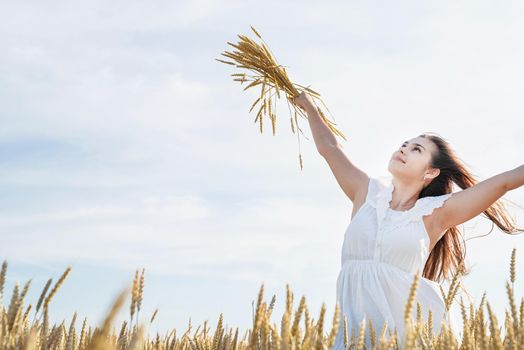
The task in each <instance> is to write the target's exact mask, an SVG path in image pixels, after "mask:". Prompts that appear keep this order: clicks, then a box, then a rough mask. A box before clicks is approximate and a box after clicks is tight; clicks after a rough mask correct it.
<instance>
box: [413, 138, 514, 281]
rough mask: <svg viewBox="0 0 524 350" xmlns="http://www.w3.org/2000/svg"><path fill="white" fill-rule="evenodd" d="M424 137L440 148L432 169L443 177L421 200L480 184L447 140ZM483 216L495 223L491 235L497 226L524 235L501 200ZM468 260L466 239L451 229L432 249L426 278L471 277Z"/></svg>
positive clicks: (432, 182) (429, 188)
mask: <svg viewBox="0 0 524 350" xmlns="http://www.w3.org/2000/svg"><path fill="white" fill-rule="evenodd" d="M420 137H424V138H426V139H428V140H430V141H432V142H433V143H434V144H435V145H436V146H437V149H438V152H437V153H436V154H432V157H431V163H430V166H431V167H433V168H438V169H440V173H439V175H438V176H437V177H436V178H434V179H433V180H432V181H431V183H429V185H427V186H426V187H424V188H423V189H422V191H421V192H420V194H419V198H422V197H427V196H439V195H443V194H446V193H452V190H453V183H455V184H456V185H457V186H458V187H460V188H462V189H466V188H468V187H471V186H473V185H475V184H476V183H478V181H477V179H476V177H475V176H474V175H473V174H472V173H471V172H470V171H469V170H468V169H467V168H466V166H465V165H464V163H463V162H462V161H461V160H460V159H459V157H458V156H457V155H456V154H455V152H454V151H453V150H452V149H451V147H450V145H449V143H448V142H447V141H446V140H445V139H444V138H442V137H440V136H438V135H437V134H436V133H423V134H422V135H420ZM483 214H484V215H485V216H486V217H487V218H488V219H489V220H490V221H491V222H492V227H491V230H490V231H489V233H490V232H491V231H493V227H494V226H493V224H494V225H497V226H498V228H500V229H501V230H502V231H503V232H505V233H508V234H511V233H514V232H517V231H521V232H524V230H523V229H520V228H517V227H516V226H515V223H514V221H513V220H511V217H510V216H509V214H508V213H507V211H506V208H505V206H504V205H503V203H502V202H501V199H499V200H497V201H495V202H494V203H493V204H492V205H491V206H490V207H489V208H487V209H486V210H485V211H484V212H483ZM459 239H462V240H459ZM465 257H466V244H465V241H464V237H463V235H461V233H460V231H459V229H458V228H457V226H454V227H450V228H449V229H448V230H447V231H446V232H445V234H444V235H443V236H442V238H441V239H440V240H439V241H438V242H437V243H436V244H435V247H434V248H433V249H432V251H431V253H430V255H429V257H428V259H427V261H426V265H425V266H424V271H423V276H424V277H425V278H428V279H430V280H433V281H437V282H441V281H442V280H443V279H449V278H450V277H451V276H452V275H453V274H454V273H455V272H456V271H457V270H458V271H459V274H460V275H462V276H465V275H468V274H469V273H470V272H471V271H470V270H469V269H468V268H467V267H466V266H465V264H464V260H465Z"/></svg>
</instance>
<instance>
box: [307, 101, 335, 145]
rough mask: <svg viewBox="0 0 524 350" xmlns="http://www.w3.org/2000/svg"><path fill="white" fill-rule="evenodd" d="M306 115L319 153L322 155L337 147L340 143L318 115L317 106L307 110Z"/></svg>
mask: <svg viewBox="0 0 524 350" xmlns="http://www.w3.org/2000/svg"><path fill="white" fill-rule="evenodd" d="M306 113H307V116H308V122H309V126H310V128H311V133H312V134H313V140H314V141H315V145H316V146H317V150H318V151H319V153H320V154H322V152H324V150H326V149H327V148H329V147H334V146H336V145H337V144H338V141H337V139H336V137H335V135H334V134H333V132H332V131H331V129H330V128H329V126H328V125H327V124H326V122H325V121H324V120H323V119H322V116H320V114H319V113H318V111H317V108H316V106H312V107H310V108H307V109H306Z"/></svg>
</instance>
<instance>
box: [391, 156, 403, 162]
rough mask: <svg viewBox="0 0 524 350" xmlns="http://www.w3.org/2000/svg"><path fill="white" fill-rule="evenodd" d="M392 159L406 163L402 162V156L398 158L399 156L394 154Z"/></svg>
mask: <svg viewBox="0 0 524 350" xmlns="http://www.w3.org/2000/svg"><path fill="white" fill-rule="evenodd" d="M393 159H395V160H398V161H399V162H402V163H404V164H405V163H406V162H404V161H403V160H402V158H400V157H399V156H395V157H393Z"/></svg>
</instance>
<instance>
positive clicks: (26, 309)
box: [0, 248, 524, 350]
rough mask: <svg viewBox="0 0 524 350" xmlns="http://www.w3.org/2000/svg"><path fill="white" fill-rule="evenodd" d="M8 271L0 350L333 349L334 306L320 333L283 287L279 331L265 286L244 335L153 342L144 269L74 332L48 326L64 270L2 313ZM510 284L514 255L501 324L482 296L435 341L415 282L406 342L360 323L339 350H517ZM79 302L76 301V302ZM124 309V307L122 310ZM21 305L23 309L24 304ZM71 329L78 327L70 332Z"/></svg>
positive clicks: (185, 334) (523, 345)
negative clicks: (122, 315)
mask: <svg viewBox="0 0 524 350" xmlns="http://www.w3.org/2000/svg"><path fill="white" fill-rule="evenodd" d="M7 270H8V264H7V261H4V262H3V264H2V270H1V274H0V306H1V316H0V349H57V350H58V349H60V350H62V349H67V350H83V349H122V350H123V349H158V350H164V349H173V350H175V349H176V350H178V349H188V350H228V349H232V350H242V349H253V350H255V349H256V350H266V349H267V350H294V349H317V350H322V349H330V348H331V347H332V346H333V343H334V340H335V336H336V334H337V332H338V331H339V329H338V324H339V323H338V322H337V320H339V319H340V313H339V308H338V304H336V305H335V310H334V315H333V318H332V322H331V328H329V327H326V326H325V325H326V323H327V322H326V307H325V304H322V307H321V310H320V313H319V314H318V316H317V317H316V318H315V317H312V315H311V313H310V310H309V309H308V307H307V303H306V298H305V297H304V296H302V298H301V299H300V302H299V304H298V307H297V308H296V309H294V307H293V304H294V303H293V299H294V295H293V292H292V291H291V289H290V287H289V285H286V290H287V294H286V300H285V312H284V313H283V315H282V316H281V318H280V324H277V322H275V321H274V320H272V319H271V316H272V311H273V309H274V306H275V303H276V296H275V295H273V297H272V298H271V300H270V302H269V304H268V302H267V301H266V300H265V298H264V284H262V285H261V287H260V290H259V293H258V297H257V303H256V310H255V312H254V315H253V325H252V327H251V328H250V329H249V330H247V331H246V332H245V334H243V335H239V328H238V327H236V328H227V327H225V326H224V319H223V314H220V316H219V318H218V322H217V327H216V329H214V331H212V332H210V329H209V327H208V322H207V321H206V322H204V324H203V326H198V327H197V328H196V329H195V330H194V331H193V326H192V325H191V322H189V325H188V327H187V329H185V330H180V331H178V332H177V330H175V329H173V330H172V331H170V332H169V333H168V334H166V335H164V336H161V335H159V334H158V333H157V334H156V335H155V336H154V337H153V336H151V335H149V334H147V332H146V329H147V325H148V324H151V323H152V322H154V319H155V316H156V314H157V311H158V310H155V311H154V312H153V314H152V315H151V316H149V315H148V317H147V318H146V319H144V318H142V317H140V316H139V313H140V309H141V305H142V299H143V288H144V274H145V270H144V269H142V271H141V273H139V270H137V271H136V273H135V276H134V279H133V281H132V283H131V282H130V284H129V287H127V288H125V289H124V290H122V291H121V292H120V293H119V295H118V296H116V298H115V299H114V301H113V303H112V306H111V308H110V310H108V312H107V314H106V316H105V318H104V321H103V322H102V324H99V325H90V324H88V321H87V319H86V318H84V319H83V321H82V322H81V324H78V325H77V317H78V315H77V314H76V312H75V313H74V314H73V315H72V316H71V319H70V321H69V322H67V323H66V320H63V321H62V322H61V323H60V324H53V325H51V324H50V323H49V313H50V312H52V310H51V309H50V307H49V306H50V302H51V300H52V299H53V298H54V297H55V295H56V293H57V291H58V290H59V288H60V286H61V285H62V284H63V283H64V282H65V280H66V278H67V276H68V275H69V273H70V272H71V267H68V268H67V269H66V270H65V271H64V273H63V274H62V275H61V277H60V278H59V279H58V281H56V282H55V283H54V284H53V283H52V279H49V280H48V281H47V283H46V284H45V286H44V287H43V290H42V292H41V293H40V297H39V298H38V300H37V301H36V303H34V304H33V303H31V302H30V303H27V302H26V300H25V297H26V294H27V292H28V290H29V288H30V286H31V280H29V281H28V282H26V283H25V284H24V285H23V287H22V288H20V285H19V283H18V282H17V283H16V284H15V286H14V288H13V291H12V294H11V298H10V302H9V304H8V305H6V306H4V302H3V300H4V299H6V300H7V298H4V297H7V296H6V294H5V293H4V284H5V281H6V274H7ZM457 281H458V273H455V275H454V276H453V279H452V281H451V283H450V285H449V290H448V292H447V293H445V292H444V291H443V290H442V293H443V297H444V300H445V301H446V304H447V305H446V306H448V305H449V304H450V303H451V302H452V301H453V299H454V296H455V293H456V290H457ZM515 281H516V249H515V248H514V249H513V251H512V254H511V258H510V263H509V280H508V281H507V282H506V286H505V289H506V292H507V301H508V307H507V308H506V309H505V319H504V320H503V321H501V320H498V319H497V318H496V316H495V313H494V310H493V309H492V307H491V305H490V303H489V301H488V300H487V299H486V293H484V295H483V296H482V299H481V301H480V303H479V305H473V304H471V303H470V304H468V305H465V303H464V301H463V300H462V298H461V299H460V307H461V316H462V321H463V329H462V333H461V334H462V337H461V338H462V339H457V338H455V336H454V334H453V333H452V331H451V330H450V328H449V327H447V326H446V325H445V324H443V326H442V328H441V331H440V333H439V334H432V332H431V331H430V330H431V329H433V328H432V324H431V323H432V316H431V311H430V312H429V315H428V318H427V320H423V319H422V317H421V312H420V305H419V304H418V303H417V319H415V320H412V319H411V317H408V315H411V313H410V312H411V309H412V308H413V307H414V305H413V301H414V296H415V295H416V290H417V286H418V283H417V282H418V277H417V276H416V275H415V278H414V280H413V283H412V288H411V291H410V294H409V298H408V303H407V304H406V305H405V316H404V319H405V322H406V326H407V328H406V329H408V331H407V332H406V333H405V335H404V336H405V338H403V339H399V337H398V336H397V333H396V332H391V331H390V330H388V331H386V330H387V327H382V329H381V330H380V333H377V329H375V327H374V325H373V324H372V322H371V321H369V323H368V324H365V323H364V322H362V323H361V324H360V327H359V328H358V329H351V330H349V329H347V323H346V319H345V318H344V325H345V327H344V328H345V329H342V330H340V331H341V332H343V335H344V344H345V347H346V349H366V344H365V337H368V336H369V337H370V339H371V348H372V349H400V348H401V346H400V345H399V344H405V347H404V348H405V349H514V350H522V349H524V298H523V297H521V298H520V306H517V301H518V299H517V298H516V297H515V295H514V285H515ZM79 302H81V301H79ZM126 303H128V304H127V305H126ZM26 304H27V305H26ZM123 307H128V308H129V321H123V322H122V324H120V325H116V324H114V320H115V316H116V314H117V313H118V312H119V311H120V310H121V309H122V308H123ZM77 327H78V328H77Z"/></svg>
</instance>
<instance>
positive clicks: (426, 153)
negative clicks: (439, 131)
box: [388, 137, 437, 181]
mask: <svg viewBox="0 0 524 350" xmlns="http://www.w3.org/2000/svg"><path fill="white" fill-rule="evenodd" d="M436 151H437V148H436V146H435V144H434V143H433V142H431V141H430V140H428V139H425V138H423V137H415V138H413V139H411V140H407V141H405V142H403V143H402V144H401V145H400V146H399V148H398V150H396V151H395V152H394V153H393V154H392V156H391V159H390V161H389V165H388V170H389V172H390V173H391V174H393V175H394V176H398V177H401V178H403V179H406V180H410V179H413V180H420V181H424V175H425V174H428V178H429V176H430V174H431V172H430V171H429V170H430V169H431V168H430V161H431V154H432V152H436ZM431 176H434V174H433V175H431Z"/></svg>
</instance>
